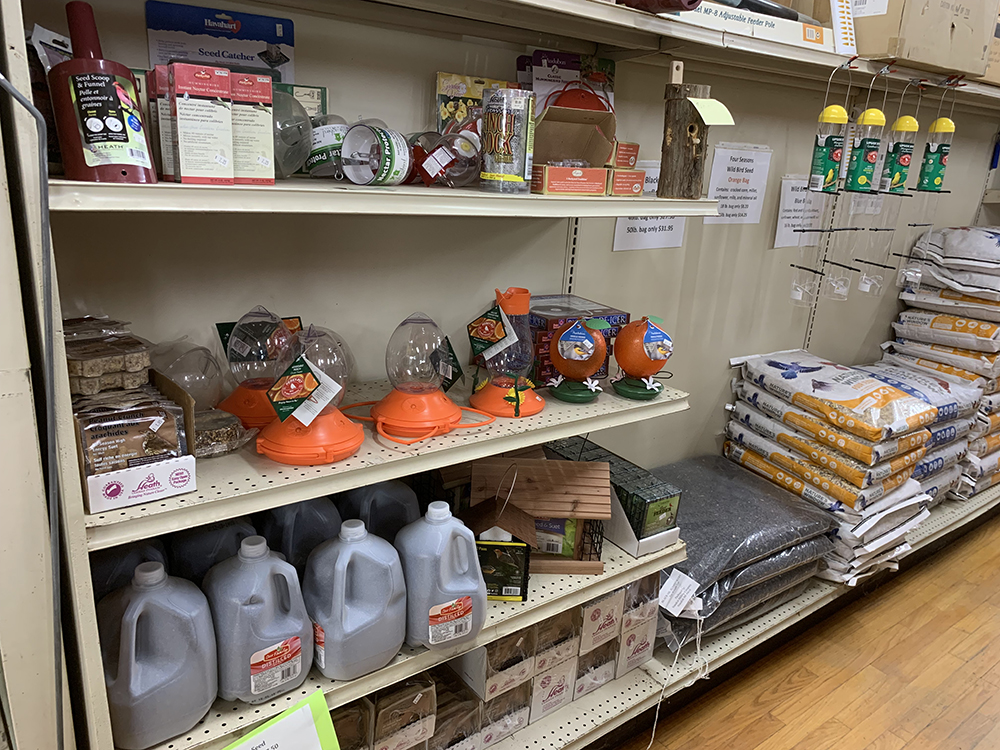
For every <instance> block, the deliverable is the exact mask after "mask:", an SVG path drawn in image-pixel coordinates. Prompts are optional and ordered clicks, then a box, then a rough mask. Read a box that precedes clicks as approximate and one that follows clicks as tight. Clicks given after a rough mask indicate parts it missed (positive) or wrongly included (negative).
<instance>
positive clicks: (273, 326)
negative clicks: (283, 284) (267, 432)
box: [219, 305, 295, 429]
mask: <svg viewBox="0 0 1000 750" xmlns="http://www.w3.org/2000/svg"><path fill="white" fill-rule="evenodd" d="M226 356H227V357H228V359H229V369H230V371H231V372H232V373H233V377H234V378H236V382H237V383H238V384H239V385H237V386H236V390H235V391H233V392H232V393H230V394H229V395H228V396H227V397H226V398H225V399H224V400H223V401H222V403H220V404H219V408H220V409H222V410H223V411H228V412H229V413H230V414H234V415H235V416H237V417H239V419H240V421H241V422H242V423H243V426H244V427H246V428H247V429H250V428H251V427H258V428H259V427H265V426H267V425H268V424H270V423H271V422H272V421H273V420H274V419H275V417H277V414H276V413H275V411H274V407H273V406H271V402H270V401H269V400H268V398H267V391H268V389H270V387H271V386H272V385H274V383H275V381H276V380H277V379H278V377H279V376H280V375H281V373H283V372H284V371H285V370H287V369H288V366H289V365H290V364H291V363H292V360H293V359H295V352H294V337H293V336H292V333H291V331H289V330H288V326H286V325H285V322H284V321H283V320H282V319H281V318H279V317H278V316H277V315H275V314H274V313H272V312H269V311H268V310H266V309H265V308H263V307H261V306H260V305H258V306H257V307H255V308H254V309H253V310H251V311H250V312H248V313H247V314H246V315H244V316H243V317H242V318H240V319H239V322H238V323H237V324H236V326H235V327H234V328H233V332H232V333H231V334H230V336H229V343H228V345H227V346H226Z"/></svg>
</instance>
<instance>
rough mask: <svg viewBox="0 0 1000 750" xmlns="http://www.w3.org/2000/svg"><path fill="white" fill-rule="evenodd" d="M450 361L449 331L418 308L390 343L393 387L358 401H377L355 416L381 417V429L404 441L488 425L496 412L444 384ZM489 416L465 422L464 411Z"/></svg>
mask: <svg viewBox="0 0 1000 750" xmlns="http://www.w3.org/2000/svg"><path fill="white" fill-rule="evenodd" d="M447 362H448V349H447V345H446V343H445V335H444V333H443V332H442V331H441V329H440V328H438V325H437V323H435V322H434V321H433V320H431V318H430V317H429V316H427V315H425V314H424V313H421V312H415V313H413V314H412V315H410V317H408V318H407V319H406V320H404V321H403V322H402V323H400V324H399V325H398V326H396V330H395V331H393V332H392V336H391V337H389V344H388V346H386V348H385V370H386V374H387V375H388V376H389V382H390V383H392V390H391V391H389V393H388V394H386V396H385V397H384V398H383V399H382V400H381V401H378V402H375V401H363V402H359V403H356V404H351V405H350V406H345V407H344V410H345V411H346V410H348V409H353V408H354V407H355V406H371V411H370V412H369V413H370V416H367V417H352V419H361V420H364V421H366V422H367V421H372V422H374V423H375V429H376V431H377V432H378V434H379V435H381V436H382V437H384V438H386V439H387V440H392V441H393V442H395V443H401V444H403V445H412V444H413V443H418V442H420V441H421V440H426V439H428V438H432V437H435V436H437V435H444V434H445V433H447V432H451V430H453V429H456V428H467V427H482V426H484V425H488V424H490V423H491V422H492V421H493V420H494V417H492V416H491V415H489V414H487V413H485V412H481V411H478V410H476V409H470V408H468V407H465V406H459V405H458V404H456V403H455V402H454V401H452V400H451V399H450V398H448V396H447V395H446V394H445V392H444V391H443V390H442V389H441V385H442V384H443V383H444V375H443V374H442V369H444V367H443V365H447ZM463 410H464V411H470V412H474V413H476V414H479V415H481V416H483V417H486V419H484V420H482V421H479V422H473V423H462V422H461V420H462V411H463Z"/></svg>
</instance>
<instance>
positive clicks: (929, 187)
mask: <svg viewBox="0 0 1000 750" xmlns="http://www.w3.org/2000/svg"><path fill="white" fill-rule="evenodd" d="M950 151H951V144H950V143H928V144H927V145H926V146H924V160H923V161H922V162H921V163H920V182H918V183H917V190H924V191H931V192H937V191H939V190H941V189H942V188H943V187H944V170H945V168H947V166H948V153H949V152H950Z"/></svg>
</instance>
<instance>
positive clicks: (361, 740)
mask: <svg viewBox="0 0 1000 750" xmlns="http://www.w3.org/2000/svg"><path fill="white" fill-rule="evenodd" d="M330 719H331V720H332V721H333V730H334V731H335V732H336V733H337V742H338V744H339V745H340V750H370V746H369V744H368V737H369V734H370V732H371V729H372V710H371V704H370V703H367V702H366V701H364V700H356V701H352V702H351V703H348V704H346V705H344V706H340V707H339V708H335V709H333V710H332V711H331V712H330Z"/></svg>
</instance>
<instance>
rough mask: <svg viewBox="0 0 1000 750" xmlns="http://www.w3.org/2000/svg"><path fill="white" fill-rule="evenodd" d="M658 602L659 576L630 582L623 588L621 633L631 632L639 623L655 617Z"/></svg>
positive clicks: (650, 576) (655, 575)
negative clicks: (623, 603) (623, 602)
mask: <svg viewBox="0 0 1000 750" xmlns="http://www.w3.org/2000/svg"><path fill="white" fill-rule="evenodd" d="M659 600H660V574H659V573H658V572H657V573H650V574H649V575H648V576H643V577H642V578H640V579H638V580H636V581H632V582H631V583H629V584H628V585H627V586H626V587H625V606H624V608H623V610H622V632H624V631H626V630H631V629H632V628H634V627H635V626H637V625H638V624H639V623H641V622H645V621H646V620H651V619H653V618H654V617H656V610H657V607H658V605H659Z"/></svg>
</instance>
